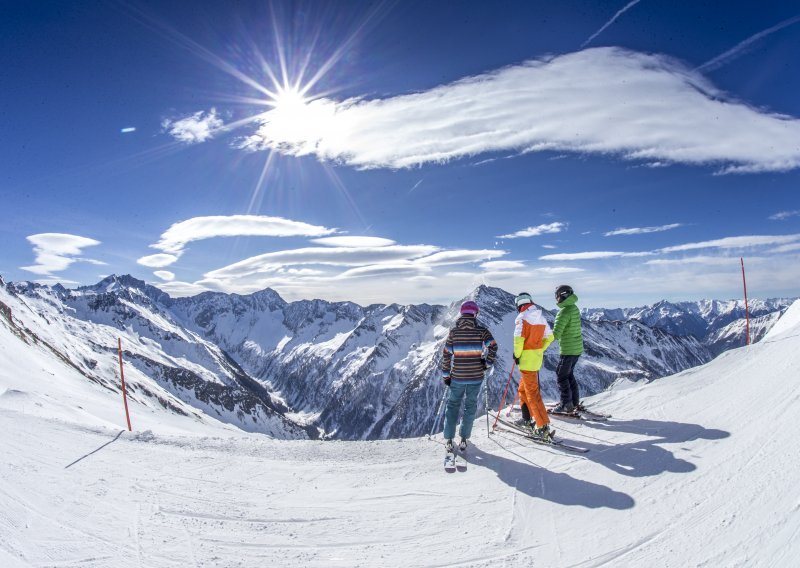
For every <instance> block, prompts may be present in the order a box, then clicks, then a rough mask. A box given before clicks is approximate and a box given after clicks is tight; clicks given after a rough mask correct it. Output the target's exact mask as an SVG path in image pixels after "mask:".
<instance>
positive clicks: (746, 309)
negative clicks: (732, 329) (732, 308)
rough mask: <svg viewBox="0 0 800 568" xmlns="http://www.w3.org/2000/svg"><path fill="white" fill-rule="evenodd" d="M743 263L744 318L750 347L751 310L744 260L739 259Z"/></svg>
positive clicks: (746, 338)
mask: <svg viewBox="0 0 800 568" xmlns="http://www.w3.org/2000/svg"><path fill="white" fill-rule="evenodd" d="M739 261H740V262H741V263H742V284H743V285H744V317H745V322H746V324H745V330H746V331H745V342H746V343H745V345H750V308H749V307H748V306H747V280H746V279H745V277H744V259H743V258H742V257H739Z"/></svg>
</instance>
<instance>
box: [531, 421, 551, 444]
mask: <svg viewBox="0 0 800 568" xmlns="http://www.w3.org/2000/svg"><path fill="white" fill-rule="evenodd" d="M555 433H556V431H555V430H551V429H550V424H545V425H544V426H542V427H541V428H536V427H535V426H534V427H533V437H534V438H536V439H537V440H541V441H543V442H552V441H553V434H555Z"/></svg>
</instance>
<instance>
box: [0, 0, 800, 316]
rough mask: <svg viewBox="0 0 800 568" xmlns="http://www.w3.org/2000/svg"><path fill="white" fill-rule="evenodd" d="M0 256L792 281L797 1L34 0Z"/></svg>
mask: <svg viewBox="0 0 800 568" xmlns="http://www.w3.org/2000/svg"><path fill="white" fill-rule="evenodd" d="M0 37H2V38H3V39H2V40H0V41H1V42H2V49H0V68H2V69H3V76H4V80H3V88H2V89H0V103H1V108H2V112H1V113H0V117H1V118H0V120H1V121H2V132H3V136H2V137H0V155H2V156H3V158H2V168H1V169H0V170H1V171H0V203H2V210H3V212H4V215H3V218H4V223H2V225H1V226H0V238H1V239H2V243H3V246H2V255H0V274H2V275H3V277H4V278H6V279H7V280H35V281H40V282H45V283H54V282H57V281H58V282H62V283H64V284H65V285H67V286H76V285H79V284H88V283H94V282H96V281H97V280H99V279H100V278H101V277H103V276H105V275H107V274H111V273H116V274H123V273H130V274H133V275H134V276H137V277H139V278H142V279H144V280H146V281H148V282H150V283H152V284H154V285H157V286H159V287H161V288H162V289H164V290H165V291H167V292H169V293H170V294H172V295H191V294H194V293H198V292H201V291H203V290H220V291H226V292H238V293H249V292H253V291H255V290H259V289H262V288H265V287H273V288H275V289H276V290H278V291H279V292H280V293H281V294H282V295H283V296H284V297H286V298H287V299H299V298H314V297H318V298H325V299H329V300H344V299H348V300H353V301H356V302H359V303H364V304H365V303H371V302H403V303H405V302H424V301H427V302H449V301H452V300H455V299H458V298H460V297H462V296H464V295H465V294H466V293H468V292H469V291H470V290H472V289H473V288H474V287H475V286H476V285H478V284H482V283H485V284H489V285H495V286H500V287H502V288H504V289H506V290H509V291H511V292H518V291H521V290H525V291H528V292H530V293H531V294H533V295H534V297H535V298H537V299H538V300H540V301H541V303H542V304H543V305H545V306H546V307H552V305H553V300H552V291H553V289H554V288H555V287H556V286H557V285H559V284H562V283H569V284H572V285H573V287H574V288H575V289H576V291H577V292H578V294H579V296H580V297H581V299H582V304H583V305H585V306H629V305H638V304H643V303H651V302H655V301H657V300H659V299H661V298H667V299H671V300H686V299H697V298H731V297H739V296H740V295H741V272H740V264H739V258H740V257H744V259H745V263H746V266H747V269H748V291H749V292H750V295H751V296H754V297H773V296H790V295H791V296H796V295H798V284H797V283H798V282H800V262H798V261H799V260H800V198H798V180H800V119H798V117H800V100H798V98H797V96H796V93H797V92H800V58H798V57H797V54H798V50H800V8H798V7H797V4H796V3H794V2H769V3H752V2H703V3H694V2H693V3H689V2H680V3H678V2H659V1H656V0H640V1H638V2H637V1H632V2H631V1H629V2H578V1H575V2H569V1H564V2H533V1H530V2H506V3H502V4H497V3H487V2H474V3H472V2H393V3H392V2H384V3H368V2H335V3H333V2H332V3H322V2H308V3H300V2H298V3H288V2H280V3H273V4H270V3H267V2H237V3H235V4H230V5H228V3H221V2H208V3H202V2H177V1H176V2H113V3H103V4H100V5H98V4H95V3H80V2H73V3H64V2H52V3H48V2H37V3H31V2H18V3H16V4H11V3H7V4H5V5H4V18H3V19H2V21H0Z"/></svg>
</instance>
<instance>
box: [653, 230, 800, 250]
mask: <svg viewBox="0 0 800 568" xmlns="http://www.w3.org/2000/svg"><path fill="white" fill-rule="evenodd" d="M797 240H800V234H795V235H751V236H741V237H726V238H724V239H715V240H712V241H702V242H699V243H687V244H683V245H677V246H672V247H664V248H662V249H659V251H658V252H661V253H670V252H681V251H687V250H697V249H704V248H721V249H739V248H750V247H758V246H765V245H782V244H785V243H791V242H794V241H797Z"/></svg>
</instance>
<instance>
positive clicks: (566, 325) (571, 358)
mask: <svg viewBox="0 0 800 568" xmlns="http://www.w3.org/2000/svg"><path fill="white" fill-rule="evenodd" d="M577 302H578V296H576V295H575V292H574V291H573V290H572V288H571V287H570V286H568V285H566V284H563V285H561V286H559V287H558V288H556V304H557V305H558V315H556V321H555V324H554V325H553V335H554V336H555V338H556V339H557V340H558V347H559V350H560V353H561V357H560V359H559V360H558V367H556V377H557V379H558V389H559V390H560V391H561V402H560V403H559V404H558V406H556V407H555V408H554V409H553V412H561V413H572V412H575V411H576V410H577V409H578V408H579V407H580V402H581V397H580V393H579V391H578V382H577V381H576V380H575V374H574V372H573V371H574V370H575V364H576V363H577V362H578V358H579V357H580V356H581V353H583V334H582V332H581V312H580V310H578V306H576V305H575V304H576V303H577Z"/></svg>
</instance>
